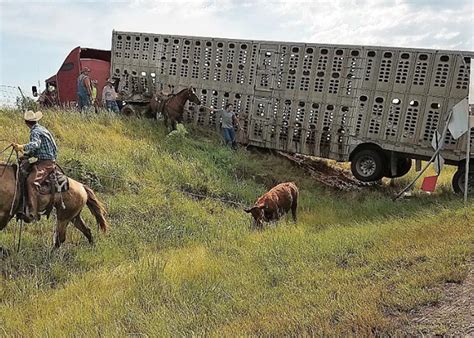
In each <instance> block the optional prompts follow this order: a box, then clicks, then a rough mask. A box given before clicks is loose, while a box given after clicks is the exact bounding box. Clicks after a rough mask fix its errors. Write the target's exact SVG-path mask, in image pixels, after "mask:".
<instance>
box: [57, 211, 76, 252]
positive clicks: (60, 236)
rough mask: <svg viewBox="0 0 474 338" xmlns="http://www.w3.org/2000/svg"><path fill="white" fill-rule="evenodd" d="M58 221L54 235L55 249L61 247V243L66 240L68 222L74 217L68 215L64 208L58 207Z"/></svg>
mask: <svg viewBox="0 0 474 338" xmlns="http://www.w3.org/2000/svg"><path fill="white" fill-rule="evenodd" d="M56 211H57V217H58V221H57V224H56V230H55V231H54V235H53V250H54V249H59V247H60V246H61V244H63V243H64V241H65V240H66V228H67V224H68V223H69V222H70V221H71V220H72V217H68V216H67V215H65V214H66V212H65V211H64V210H61V211H60V209H56Z"/></svg>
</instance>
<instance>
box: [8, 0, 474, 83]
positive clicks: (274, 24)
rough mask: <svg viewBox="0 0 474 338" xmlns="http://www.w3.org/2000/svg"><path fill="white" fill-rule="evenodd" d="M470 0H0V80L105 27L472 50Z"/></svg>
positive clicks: (48, 63)
mask: <svg viewBox="0 0 474 338" xmlns="http://www.w3.org/2000/svg"><path fill="white" fill-rule="evenodd" d="M473 6H474V1H473V0H445V1H441V0H433V1H430V0H361V1H359V0H331V1H297V0H295V1H271V0H270V1H268V0H266V1H264V0H261V1H260V0H254V1H246V0H243V1H238V0H214V1H202V0H194V1H178V0H174V1H141V0H134V1H96V2H92V1H66V0H62V1H60V0H50V1H21V0H12V1H10V0H0V39H1V48H0V85H14V86H17V85H20V86H22V87H23V88H25V89H26V90H27V91H28V92H29V91H30V87H31V85H33V84H38V81H40V82H41V86H44V80H45V79H46V78H48V77H49V76H50V75H53V74H55V73H56V72H57V70H58V68H59V67H60V65H61V64H62V62H63V60H64V58H65V57H66V55H67V54H68V53H69V52H70V51H71V50H72V49H73V48H74V47H76V46H82V47H93V48H100V49H110V45H111V37H112V30H113V29H115V30H125V31H136V32H152V33H162V34H180V35H200V36H212V37H227V38H242V39H264V40H279V41H298V42H312V43H332V44H338V43H341V44H366V45H385V46H401V47H424V48H438V49H457V50H469V51H472V50H474V47H473V35H474V25H473V17H474V8H473Z"/></svg>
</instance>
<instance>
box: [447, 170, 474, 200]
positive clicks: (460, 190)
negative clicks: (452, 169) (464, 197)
mask: <svg viewBox="0 0 474 338" xmlns="http://www.w3.org/2000/svg"><path fill="white" fill-rule="evenodd" d="M465 178H466V169H465V168H464V167H459V168H458V170H457V171H456V173H455V174H454V176H453V180H452V186H453V190H454V192H455V193H456V194H464V182H465ZM468 179H469V191H468V193H469V195H472V194H474V171H470V172H469V178H468Z"/></svg>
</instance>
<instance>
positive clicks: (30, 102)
mask: <svg viewBox="0 0 474 338" xmlns="http://www.w3.org/2000/svg"><path fill="white" fill-rule="evenodd" d="M16 107H17V108H18V109H19V110H21V111H26V110H33V111H37V110H38V103H37V102H36V101H35V100H34V99H33V98H31V97H27V96H17V97H16Z"/></svg>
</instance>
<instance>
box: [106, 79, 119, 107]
mask: <svg viewBox="0 0 474 338" xmlns="http://www.w3.org/2000/svg"><path fill="white" fill-rule="evenodd" d="M114 82H115V81H114V80H113V79H108V80H107V83H106V84H105V86H104V89H102V104H103V105H104V106H105V107H106V108H107V110H108V111H111V112H114V113H118V112H119V107H118V105H117V101H116V100H117V92H116V91H115V88H114Z"/></svg>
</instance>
